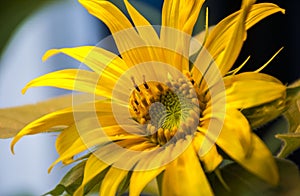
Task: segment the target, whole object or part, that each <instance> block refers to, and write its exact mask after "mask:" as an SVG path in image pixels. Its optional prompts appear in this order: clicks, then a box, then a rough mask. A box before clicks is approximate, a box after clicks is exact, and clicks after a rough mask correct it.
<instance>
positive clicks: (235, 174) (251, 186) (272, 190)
mask: <svg viewBox="0 0 300 196" xmlns="http://www.w3.org/2000/svg"><path fill="white" fill-rule="evenodd" d="M276 163H277V166H278V169H279V175H280V182H279V184H278V186H276V187H274V186H272V185H270V184H268V183H267V182H265V181H263V180H261V179H260V178H258V177H256V176H255V175H253V174H252V173H250V172H248V171H247V170H245V169H244V168H242V167H241V166H240V165H238V164H236V163H233V164H229V165H227V166H225V167H223V168H221V174H222V177H223V179H224V181H225V182H226V184H227V185H228V187H229V189H230V190H229V191H228V190H226V189H225V188H224V186H223V185H222V183H221V182H220V181H219V180H218V178H217V177H214V178H213V180H212V187H213V190H214V192H215V194H216V195H217V196H218V195H221V196H226V195H243V196H246V195H249V196H250V195H264V196H273V195H300V186H299V184H300V176H299V170H298V168H297V166H296V165H295V164H294V163H292V162H291V161H288V160H284V159H276Z"/></svg>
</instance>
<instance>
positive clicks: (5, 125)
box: [0, 95, 72, 139]
mask: <svg viewBox="0 0 300 196" xmlns="http://www.w3.org/2000/svg"><path fill="white" fill-rule="evenodd" d="M71 105H72V95H65V96H60V97H56V98H53V99H49V100H46V101H42V102H39V103H36V104H30V105H24V106H19V107H12V108H2V109H0V138H2V139H5V138H10V137H14V136H15V135H16V134H17V133H18V132H19V131H20V130H21V129H22V128H23V127H24V126H25V125H27V124H28V123H29V122H31V121H33V120H35V119H37V118H39V117H42V116H43V115H45V114H48V113H50V112H54V111H56V110H59V109H63V108H66V107H70V106H71Z"/></svg>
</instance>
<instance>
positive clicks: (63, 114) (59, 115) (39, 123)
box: [11, 108, 74, 153]
mask: <svg viewBox="0 0 300 196" xmlns="http://www.w3.org/2000/svg"><path fill="white" fill-rule="evenodd" d="M73 122H74V118H73V111H72V108H66V109H63V110H59V111H56V112H52V113H50V114H47V115H45V116H43V117H41V118H39V119H37V120H35V121H33V122H31V123H29V124H28V125H26V126H25V127H24V128H23V129H22V130H21V131H20V132H19V133H18V134H17V135H16V136H15V137H14V138H13V140H12V142H11V151H12V152H13V153H14V146H15V144H16V143H17V142H18V141H19V140H20V139H21V138H22V137H24V136H25V135H31V134H37V133H42V132H45V131H47V130H48V129H50V128H51V127H54V126H58V125H70V124H72V123H73Z"/></svg>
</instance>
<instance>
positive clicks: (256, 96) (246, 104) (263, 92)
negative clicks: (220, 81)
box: [224, 72, 286, 109]
mask: <svg viewBox="0 0 300 196" xmlns="http://www.w3.org/2000/svg"><path fill="white" fill-rule="evenodd" d="M224 83H225V86H226V101H227V103H228V106H229V107H233V108H240V109H246V108H250V107H254V106H258V105H261V104H264V103H268V102H271V101H274V100H276V99H279V98H281V97H285V95H286V86H285V85H283V84H282V83H281V82H279V81H278V80H277V79H276V78H274V77H272V76H268V75H266V74H261V73H254V72H249V73H243V74H238V75H233V76H229V77H225V78H224Z"/></svg>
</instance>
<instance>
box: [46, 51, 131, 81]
mask: <svg viewBox="0 0 300 196" xmlns="http://www.w3.org/2000/svg"><path fill="white" fill-rule="evenodd" d="M58 53H64V54H66V55H68V56H70V57H72V58H74V59H76V60H78V61H80V62H82V63H84V64H85V65H87V66H88V67H89V68H91V69H92V70H93V71H95V72H96V73H98V74H99V75H100V74H103V70H104V69H105V68H106V67H110V68H111V69H113V70H114V72H117V73H118V75H120V73H122V72H124V71H126V70H127V69H128V67H127V65H126V63H125V62H124V61H123V60H122V59H121V58H120V57H119V56H118V55H116V54H114V53H112V52H110V51H108V50H105V49H103V48H99V47H95V46H81V47H76V48H61V49H51V50H48V51H47V52H46V53H45V54H44V56H43V61H45V60H47V59H48V58H50V57H52V56H53V55H56V54H58ZM114 72H113V73H114ZM118 75H117V76H118Z"/></svg>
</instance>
